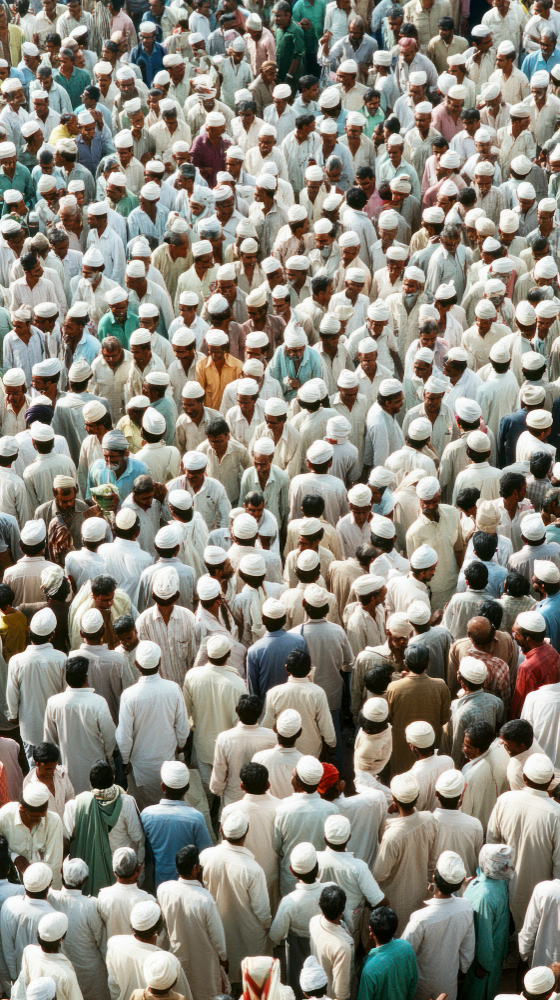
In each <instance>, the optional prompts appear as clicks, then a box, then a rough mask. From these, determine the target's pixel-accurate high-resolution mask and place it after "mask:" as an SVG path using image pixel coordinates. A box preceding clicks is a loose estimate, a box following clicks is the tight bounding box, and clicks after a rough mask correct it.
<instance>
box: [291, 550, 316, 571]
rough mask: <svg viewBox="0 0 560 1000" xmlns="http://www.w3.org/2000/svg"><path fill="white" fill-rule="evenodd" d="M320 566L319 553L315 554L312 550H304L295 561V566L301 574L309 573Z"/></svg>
mask: <svg viewBox="0 0 560 1000" xmlns="http://www.w3.org/2000/svg"><path fill="white" fill-rule="evenodd" d="M320 565H321V560H320V559H319V553H318V552H315V551H314V549H304V550H303V552H300V553H299V554H298V557H297V559H296V566H297V568H298V569H299V570H301V571H302V573H311V572H312V571H313V570H315V569H317V567H318V566H320Z"/></svg>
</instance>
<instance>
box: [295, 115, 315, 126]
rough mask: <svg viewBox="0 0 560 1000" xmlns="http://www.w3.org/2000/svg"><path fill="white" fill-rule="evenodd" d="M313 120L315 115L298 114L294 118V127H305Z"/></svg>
mask: <svg viewBox="0 0 560 1000" xmlns="http://www.w3.org/2000/svg"><path fill="white" fill-rule="evenodd" d="M314 121H315V115H298V116H297V118H296V128H305V126H306V125H311V124H312V123H313V122H314Z"/></svg>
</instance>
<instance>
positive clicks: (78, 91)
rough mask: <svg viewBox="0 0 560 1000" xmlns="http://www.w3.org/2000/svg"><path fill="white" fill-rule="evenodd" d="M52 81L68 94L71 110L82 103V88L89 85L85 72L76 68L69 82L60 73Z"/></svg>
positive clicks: (89, 78) (89, 80) (88, 78)
mask: <svg viewBox="0 0 560 1000" xmlns="http://www.w3.org/2000/svg"><path fill="white" fill-rule="evenodd" d="M53 80H54V82H55V83H59V84H60V86H61V87H63V89H64V90H65V91H66V93H67V94H68V96H69V98H70V103H71V104H72V109H74V108H77V107H78V105H79V104H81V103H82V94H83V92H84V87H88V86H89V84H90V83H91V77H90V75H89V73H88V72H87V70H85V69H77V68H76V66H74V69H73V70H72V74H71V76H70V79H69V80H67V79H66V77H65V76H63V75H62V73H55V74H54V76H53Z"/></svg>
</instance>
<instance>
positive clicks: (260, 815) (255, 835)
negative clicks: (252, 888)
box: [222, 792, 280, 905]
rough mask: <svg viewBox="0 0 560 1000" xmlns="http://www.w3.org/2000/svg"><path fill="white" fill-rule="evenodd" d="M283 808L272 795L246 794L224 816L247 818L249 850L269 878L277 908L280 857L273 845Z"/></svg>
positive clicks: (268, 885)
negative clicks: (236, 814) (233, 814)
mask: <svg viewBox="0 0 560 1000" xmlns="http://www.w3.org/2000/svg"><path fill="white" fill-rule="evenodd" d="M279 805H280V799H277V798H275V797H274V795H272V794H271V793H270V792H265V794H264V795H252V794H250V793H249V792H246V793H245V795H244V796H243V798H242V799H239V800H238V801H237V802H232V803H231V804H230V805H229V806H226V807H225V809H224V810H223V812H222V821H223V820H224V819H225V817H226V816H227V815H228V813H230V812H232V810H236V811H237V810H239V812H242V813H244V814H245V816H246V817H247V821H248V823H249V831H248V833H247V837H246V838H245V847H247V848H248V850H249V851H251V852H252V854H253V855H254V857H255V860H256V861H257V862H258V864H259V865H260V866H261V868H262V870H263V872H264V874H265V876H266V884H267V888H268V895H269V897H270V901H271V904H273V905H275V904H276V902H277V899H278V855H277V853H276V851H275V850H274V847H273V842H272V841H273V833H274V819H275V816H276V810H277V809H278V806H279Z"/></svg>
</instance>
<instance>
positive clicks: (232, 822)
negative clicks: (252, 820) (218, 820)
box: [222, 809, 249, 840]
mask: <svg viewBox="0 0 560 1000" xmlns="http://www.w3.org/2000/svg"><path fill="white" fill-rule="evenodd" d="M248 829H249V821H248V820H247V817H246V815H245V813H242V812H241V810H240V809H232V811H231V812H230V813H228V815H227V816H224V817H222V833H223V835H224V837H225V838H226V840H241V838H242V837H244V836H245V834H246V833H247V830H248Z"/></svg>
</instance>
